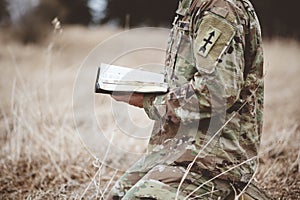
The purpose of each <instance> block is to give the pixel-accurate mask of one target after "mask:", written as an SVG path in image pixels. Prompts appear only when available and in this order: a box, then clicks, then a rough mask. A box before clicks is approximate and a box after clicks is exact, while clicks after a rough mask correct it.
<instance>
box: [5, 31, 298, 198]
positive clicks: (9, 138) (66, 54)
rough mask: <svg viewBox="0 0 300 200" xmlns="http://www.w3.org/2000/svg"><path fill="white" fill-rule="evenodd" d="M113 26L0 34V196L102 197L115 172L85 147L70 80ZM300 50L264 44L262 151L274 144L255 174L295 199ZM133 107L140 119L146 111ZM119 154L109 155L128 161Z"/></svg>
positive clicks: (279, 193)
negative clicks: (23, 39) (38, 37)
mask: <svg viewBox="0 0 300 200" xmlns="http://www.w3.org/2000/svg"><path fill="white" fill-rule="evenodd" d="M118 31H119V30H111V29H109V28H99V29H95V30H86V29H84V28H81V27H68V28H66V29H65V30H64V32H63V34H62V35H59V36H54V37H53V38H52V39H50V40H49V41H48V42H45V43H44V44H40V45H28V46H22V45H19V44H17V43H15V42H13V41H6V39H7V36H6V33H3V32H2V33H1V34H0V42H1V44H2V45H1V46H2V48H1V49H0V74H1V79H0V96H1V102H0V131H1V132H0V148H1V151H0V159H1V160H0V198H1V199H21V198H22V199H53V198H60V199H64V198H67V199H69V198H71V199H79V198H81V197H85V198H99V199H100V198H101V196H102V195H103V193H106V192H107V189H108V188H109V187H110V186H111V184H112V183H111V182H110V181H112V182H114V181H115V180H116V179H117V177H118V176H119V175H120V172H118V171H116V170H114V169H111V168H108V167H104V166H101V165H99V164H97V162H96V161H95V160H94V158H93V156H92V155H91V154H89V152H88V151H87V150H86V149H85V148H84V146H83V144H82V143H81V140H80V138H79V136H78V134H77V133H76V127H75V125H74V122H73V113H72V91H73V83H74V80H75V78H76V72H77V70H78V68H79V66H80V64H81V62H82V61H83V59H84V58H85V56H86V55H87V54H88V52H89V51H90V50H91V49H92V48H93V47H94V46H95V45H96V44H98V43H99V42H101V41H103V40H104V39H106V38H107V37H108V36H110V35H112V34H114V33H116V32H118ZM147 34H149V33H145V35H146V36H147ZM149 37H150V34H149ZM135 39H136V40H142V38H135ZM49 44H50V45H49ZM299 54H300V45H299V44H297V43H295V42H293V41H285V40H274V41H267V42H266V43H265V55H266V70H267V77H266V110H265V128H264V135H263V140H262V152H263V151H264V150H265V149H271V150H270V151H268V152H267V153H265V154H263V155H262V157H261V159H260V160H261V166H260V169H259V172H258V175H257V177H256V179H257V181H258V183H259V184H260V185H261V186H262V187H264V188H266V190H267V191H268V192H269V193H270V194H271V195H272V196H273V197H275V198H277V199H279V198H280V199H299V198H300V190H299V188H300V176H299V174H300V168H299V156H300V151H299V150H300V148H299V144H300V138H299V137H300V136H299V132H300V127H299V120H300V108H299V107H298V103H299V102H300V96H299V94H298V92H299V91H300V81H299V78H298V76H299V74H300V66H299V65H300V59H299V57H298V56H299ZM147 56H149V54H148V55H147ZM144 57H145V59H149V58H147V57H146V56H145V55H144ZM133 59H135V58H133ZM136 59H137V60H143V56H142V57H138V58H136ZM128 62H133V61H132V60H130V61H128ZM104 105H107V104H104ZM103 109H104V111H105V112H107V114H109V113H108V112H109V109H106V108H103ZM132 112H134V115H135V117H138V118H139V117H141V116H142V115H143V113H142V112H136V111H132ZM109 120H110V119H109ZM109 120H107V123H108V125H107V128H109V126H110V121H109ZM111 123H112V122H111ZM126 141H127V140H126ZM123 143H124V142H123ZM139 145H140V144H139ZM133 146H135V144H131V146H130V148H133ZM142 147H143V144H141V145H140V148H138V149H137V150H141V149H142ZM127 148H128V147H127ZM122 157H124V155H119V156H118V157H114V158H109V159H111V160H113V161H114V162H127V161H122ZM125 160H126V159H125ZM121 164H124V165H126V164H128V163H121Z"/></svg>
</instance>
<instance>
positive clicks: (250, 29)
mask: <svg viewBox="0 0 300 200" xmlns="http://www.w3.org/2000/svg"><path fill="white" fill-rule="evenodd" d="M176 13H177V17H176V18H175V20H174V22H173V29H172V31H171V36H170V41H169V47H168V49H167V56H166V80H167V82H168V83H169V86H170V90H169V92H168V93H167V94H165V95H158V96H157V95H148V96H146V97H145V98H144V108H145V111H146V113H147V114H148V116H149V118H151V119H153V120H155V126H154V129H153V132H152V136H151V138H150V141H149V146H148V153H147V154H146V155H145V156H144V157H143V158H142V159H141V160H140V161H138V162H137V163H136V164H135V165H134V166H133V167H132V168H131V169H129V170H128V171H127V172H126V173H125V175H124V176H123V177H121V179H120V180H119V181H118V182H117V183H116V185H115V186H114V188H113V190H112V193H111V195H112V196H114V198H113V199H121V198H122V197H123V199H130V200H131V199H162V200H165V199H175V196H176V191H177V188H178V186H179V183H180V182H181V180H182V177H183V176H184V173H185V171H186V169H187V167H188V166H189V165H190V164H191V163H192V161H193V160H194V159H195V162H194V163H193V164H192V165H190V167H191V168H190V171H189V173H188V174H187V176H186V177H185V178H184V180H183V184H182V186H181V187H180V188H179V196H177V197H178V199H184V198H185V197H187V196H188V197H189V198H195V199H230V198H232V199H233V198H234V194H238V193H239V192H240V191H242V190H243V189H244V188H245V187H246V186H248V187H247V190H246V194H245V195H244V198H245V199H247V198H248V199H267V197H266V196H264V195H263V194H259V193H260V191H259V190H258V189H257V188H256V187H255V186H254V185H253V184H252V183H251V184H249V185H247V183H248V182H249V181H251V178H252V177H253V175H254V173H255V170H256V169H257V164H258V160H257V158H256V157H255V156H256V155H257V154H258V150H259V144H260V135H261V132H262V120H263V118H262V116H263V51H262V41H261V31H260V25H259V22H258V20H257V17H256V14H255V12H254V9H253V6H252V5H251V3H250V2H249V0H182V1H181V2H180V4H179V8H178V9H177V11H176ZM215 176H217V177H216V178H215V179H213V180H210V179H211V178H213V177H215ZM208 180H209V181H208ZM194 190H195V191H194ZM193 191H194V192H193ZM190 193H192V194H191V195H190V196H189V194H190Z"/></svg>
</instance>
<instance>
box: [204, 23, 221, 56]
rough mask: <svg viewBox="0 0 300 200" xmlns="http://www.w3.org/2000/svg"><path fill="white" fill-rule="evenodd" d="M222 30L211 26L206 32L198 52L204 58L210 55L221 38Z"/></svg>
mask: <svg viewBox="0 0 300 200" xmlns="http://www.w3.org/2000/svg"><path fill="white" fill-rule="evenodd" d="M221 34H222V32H221V31H220V30H218V29H216V28H214V27H212V26H210V27H209V28H208V30H207V32H206V33H205V34H204V37H203V39H202V42H201V43H200V48H199V49H198V53H199V54H200V55H201V56H203V57H204V58H205V57H206V56H207V55H208V53H209V52H210V50H211V49H212V47H213V46H214V44H215V43H216V42H217V40H218V39H219V37H220V35H221Z"/></svg>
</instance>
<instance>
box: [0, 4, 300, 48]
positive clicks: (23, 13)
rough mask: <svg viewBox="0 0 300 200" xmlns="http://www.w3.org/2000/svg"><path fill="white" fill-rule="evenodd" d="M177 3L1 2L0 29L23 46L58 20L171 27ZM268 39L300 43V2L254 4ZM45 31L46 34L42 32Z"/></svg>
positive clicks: (124, 25) (42, 34)
mask: <svg viewBox="0 0 300 200" xmlns="http://www.w3.org/2000/svg"><path fill="white" fill-rule="evenodd" d="M177 3H178V1H177V0H164V1H159V0H151V1H146V0H142V1H141V0H0V27H1V28H2V29H11V30H13V31H14V33H15V34H16V35H17V37H19V38H18V39H20V40H21V41H22V42H24V43H27V42H35V41H38V40H40V39H41V38H42V37H43V36H44V35H46V34H47V31H49V29H50V24H49V21H51V20H52V19H53V18H54V17H58V18H59V19H60V20H61V22H62V23H63V24H80V25H83V26H87V27H90V26H96V25H103V24H109V25H112V26H119V27H138V26H163V27H170V24H171V23H170V22H171V21H172V19H173V17H174V11H175V9H176V7H177ZM252 3H253V4H254V6H255V8H256V10H257V13H258V15H259V17H260V20H261V24H262V27H263V35H264V36H265V37H289V38H290V37H292V38H295V39H298V40H299V39H300V26H299V22H298V19H299V17H300V16H299V12H298V6H297V5H298V4H297V0H286V1H273V0H252ZM41 30H43V31H41Z"/></svg>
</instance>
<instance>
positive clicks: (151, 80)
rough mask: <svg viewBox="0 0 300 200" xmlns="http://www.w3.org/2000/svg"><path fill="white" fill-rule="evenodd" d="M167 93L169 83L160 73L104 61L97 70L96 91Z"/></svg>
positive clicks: (110, 92)
mask: <svg viewBox="0 0 300 200" xmlns="http://www.w3.org/2000/svg"><path fill="white" fill-rule="evenodd" d="M114 92H121V93H122V92H125V93H132V92H136V93H167V92H168V84H167V83H166V82H165V76H164V75H163V74H160V73H155V72H149V71H145V70H141V69H132V68H127V67H122V66H115V65H109V64H104V63H102V64H101V65H100V67H99V68H98V71H97V79H96V84H95V93H104V94H112V93H114Z"/></svg>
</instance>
